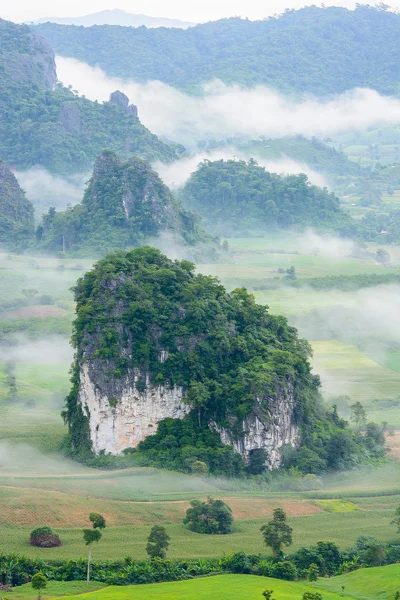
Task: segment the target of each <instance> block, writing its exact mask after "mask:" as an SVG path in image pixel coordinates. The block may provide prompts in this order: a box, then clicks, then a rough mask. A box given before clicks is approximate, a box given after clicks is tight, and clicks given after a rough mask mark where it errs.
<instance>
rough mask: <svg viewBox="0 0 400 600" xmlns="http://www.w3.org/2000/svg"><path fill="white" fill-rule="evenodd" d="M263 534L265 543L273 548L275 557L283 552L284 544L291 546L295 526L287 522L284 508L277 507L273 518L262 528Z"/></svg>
mask: <svg viewBox="0 0 400 600" xmlns="http://www.w3.org/2000/svg"><path fill="white" fill-rule="evenodd" d="M260 531H261V533H262V534H263V538H264V543H265V545H266V546H268V547H269V548H271V550H272V554H273V555H274V556H275V557H280V556H282V554H283V551H282V548H283V546H290V545H291V544H292V543H293V539H292V532H293V528H292V527H290V525H288V524H287V522H286V513H285V511H284V510H282V508H276V509H275V510H274V513H273V518H272V519H271V521H269V522H268V523H267V524H266V525H263V526H262V527H261V529H260Z"/></svg>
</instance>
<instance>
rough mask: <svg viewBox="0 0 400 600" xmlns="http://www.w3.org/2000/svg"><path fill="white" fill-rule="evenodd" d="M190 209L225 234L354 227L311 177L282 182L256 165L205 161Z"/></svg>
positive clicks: (189, 186)
mask: <svg viewBox="0 0 400 600" xmlns="http://www.w3.org/2000/svg"><path fill="white" fill-rule="evenodd" d="M182 198H183V201H184V204H185V205H186V206H187V207H188V208H190V209H191V210H195V211H197V212H198V213H200V214H201V216H202V217H203V218H204V220H205V222H206V223H207V226H208V227H210V228H212V229H214V230H217V231H222V232H224V233H225V234H226V233H228V232H229V231H245V230H246V229H249V228H256V229H260V228H265V227H275V228H288V227H298V228H302V227H314V228H316V229H330V230H339V229H341V228H343V227H345V226H346V225H348V224H349V223H351V222H352V220H351V218H350V217H349V216H348V215H347V214H346V213H344V212H343V211H342V210H341V208H340V202H339V199H338V198H337V197H336V196H335V195H334V194H332V193H331V192H328V190H327V189H322V188H319V187H317V186H314V185H311V184H310V182H309V181H308V179H307V176H306V175H303V174H301V175H288V176H286V177H282V176H280V175H277V174H275V173H269V172H268V171H266V170H265V169H264V167H260V166H259V165H258V164H257V162H256V161H254V160H252V159H250V160H249V162H245V161H243V160H218V161H207V160H206V161H204V162H202V163H201V164H200V165H199V167H198V169H197V171H195V172H194V173H193V174H192V175H191V177H190V178H189V180H188V182H187V183H186V185H185V187H184V189H183V190H182Z"/></svg>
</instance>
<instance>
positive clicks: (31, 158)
mask: <svg viewBox="0 0 400 600" xmlns="http://www.w3.org/2000/svg"><path fill="white" fill-rule="evenodd" d="M56 80H57V76H56V71H55V64H54V54H53V51H52V49H51V48H50V47H49V46H48V44H47V42H46V41H45V40H42V39H41V38H40V37H39V36H37V35H36V34H35V33H32V31H31V30H30V29H29V28H28V27H27V26H24V25H15V24H13V23H10V22H8V21H3V20H1V19H0V159H2V160H4V161H5V162H6V163H7V164H9V165H13V166H15V167H17V168H20V169H27V168H29V167H32V166H34V165H42V166H44V167H46V168H47V169H48V170H50V171H52V172H53V173H60V174H67V173H75V172H83V171H87V170H88V169H90V168H91V166H92V165H93V162H94V160H95V158H96V156H97V155H98V154H99V153H100V152H101V151H102V150H103V149H104V148H111V149H112V150H114V151H116V152H119V153H120V154H121V155H122V156H124V157H126V158H128V157H129V156H131V155H132V154H135V155H137V156H139V157H141V158H144V159H147V160H156V159H159V160H164V161H171V160H173V159H174V158H176V156H177V153H176V151H177V150H178V151H181V150H182V149H181V148H173V147H171V146H168V145H166V144H164V143H163V142H161V141H160V140H159V139H158V138H157V137H156V136H155V135H153V134H152V133H150V131H149V130H148V129H146V128H145V127H144V126H143V125H142V124H141V122H140V121H139V119H138V117H137V114H136V112H135V109H134V108H133V107H132V108H131V107H127V106H124V105H123V103H122V104H121V102H120V101H119V96H117V97H116V98H114V99H113V101H110V102H105V103H104V104H99V103H97V102H91V101H90V100H87V99H86V98H84V97H79V96H77V95H75V94H74V93H73V92H72V91H71V90H68V89H65V88H63V87H62V86H60V85H57V86H56Z"/></svg>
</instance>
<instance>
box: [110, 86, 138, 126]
mask: <svg viewBox="0 0 400 600" xmlns="http://www.w3.org/2000/svg"><path fill="white" fill-rule="evenodd" d="M109 102H111V103H112V104H116V105H117V106H119V108H120V109H121V110H123V111H124V112H126V113H127V114H128V115H130V116H131V117H133V118H135V119H137V118H138V109H137V106H136V105H135V104H129V98H128V96H127V95H126V94H124V93H123V92H120V91H119V90H116V91H115V92H113V93H112V94H111V95H110V100H109Z"/></svg>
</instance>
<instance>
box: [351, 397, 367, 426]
mask: <svg viewBox="0 0 400 600" xmlns="http://www.w3.org/2000/svg"><path fill="white" fill-rule="evenodd" d="M350 410H351V414H350V420H351V421H353V423H354V424H355V426H356V427H357V429H362V428H363V427H365V425H366V424H367V413H366V410H365V408H364V407H363V405H362V404H361V402H356V403H355V404H352V405H351V406H350Z"/></svg>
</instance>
